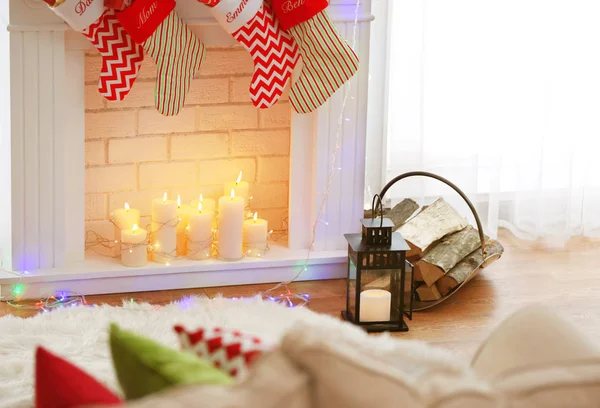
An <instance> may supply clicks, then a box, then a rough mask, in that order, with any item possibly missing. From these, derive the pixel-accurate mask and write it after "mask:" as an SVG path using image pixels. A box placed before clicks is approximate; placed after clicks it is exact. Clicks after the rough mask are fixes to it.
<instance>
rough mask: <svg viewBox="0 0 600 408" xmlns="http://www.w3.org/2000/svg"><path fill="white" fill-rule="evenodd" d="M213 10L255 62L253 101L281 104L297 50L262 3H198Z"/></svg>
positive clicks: (236, 0)
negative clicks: (279, 102)
mask: <svg viewBox="0 0 600 408" xmlns="http://www.w3.org/2000/svg"><path fill="white" fill-rule="evenodd" d="M198 1H199V2H201V3H204V4H206V5H208V6H210V7H212V9H211V10H212V12H213V15H214V16H215V18H216V19H217V21H218V22H219V23H220V24H221V25H222V26H223V28H225V30H227V32H229V33H230V34H231V35H232V36H233V38H235V39H236V40H237V41H238V42H239V43H240V44H242V45H243V46H244V48H246V50H248V52H249V53H250V55H251V56H252V60H253V62H254V76H253V77H252V82H251V83H250V99H251V100H252V103H253V104H254V106H257V107H259V108H268V107H269V106H271V105H273V104H274V103H275V102H277V101H278V100H279V98H280V97H281V95H282V94H283V90H284V89H285V86H286V84H287V81H288V79H289V78H290V77H291V75H292V72H293V71H294V66H295V65H296V61H297V60H298V46H297V45H296V44H295V43H294V40H293V39H292V37H291V36H290V35H289V34H288V33H286V32H285V31H283V30H281V29H280V28H279V23H278V22H277V20H276V19H275V18H274V15H273V12H272V10H271V6H270V5H269V4H268V3H266V2H264V3H263V0H220V1H219V0H198Z"/></svg>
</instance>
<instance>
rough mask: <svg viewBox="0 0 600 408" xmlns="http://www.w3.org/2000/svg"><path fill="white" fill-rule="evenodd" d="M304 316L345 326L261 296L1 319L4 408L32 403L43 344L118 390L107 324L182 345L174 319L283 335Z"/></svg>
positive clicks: (0, 376)
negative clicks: (39, 347) (37, 351)
mask: <svg viewBox="0 0 600 408" xmlns="http://www.w3.org/2000/svg"><path fill="white" fill-rule="evenodd" d="M298 321H307V322H310V323H316V324H322V325H332V324H333V325H339V324H340V323H339V321H337V319H334V318H332V317H329V316H325V315H318V314H316V313H313V312H311V311H309V310H308V309H305V308H297V309H288V308H285V307H283V306H280V305H277V304H275V303H273V302H263V301H262V300H261V299H259V298H255V299H236V300H231V299H223V298H217V299H212V300H210V299H205V298H186V299H183V300H182V301H180V302H177V303H174V304H170V305H168V306H163V307H158V306H152V305H149V304H135V303H128V302H124V304H123V307H113V306H106V305H104V306H92V307H77V308H72V309H69V308H67V309H62V310H56V311H54V312H51V313H44V314H39V315H37V316H35V317H32V318H29V319H20V318H16V317H12V316H5V317H3V318H0V407H30V406H32V401H33V399H32V398H33V382H34V358H33V355H34V351H35V347H36V346H37V345H43V346H44V347H46V348H48V349H49V350H51V351H53V352H55V353H57V354H59V355H61V356H64V357H66V358H67V359H68V360H69V361H71V362H73V363H75V364H77V365H78V366H80V367H82V368H83V369H84V370H86V371H87V372H89V373H90V374H92V375H93V376H94V377H96V378H97V379H99V380H100V381H102V382H103V383H105V384H108V385H109V387H111V388H112V389H114V390H117V382H116V378H115V376H114V373H113V370H112V366H111V364H112V363H111V360H110V352H109V349H108V345H107V328H108V325H109V323H111V322H116V323H117V324H119V325H120V326H121V327H123V328H126V329H129V330H132V331H135V332H137V333H139V334H142V335H145V336H148V337H150V338H152V339H155V340H156V341H159V342H162V343H164V344H166V345H169V346H173V347H177V339H176V337H175V335H174V333H173V330H172V328H173V325H174V324H183V325H184V326H187V327H189V328H190V329H193V328H195V327H197V326H200V325H206V326H216V325H219V326H223V327H230V328H237V329H241V330H244V331H246V332H248V333H252V334H257V335H260V336H262V337H263V338H265V339H271V340H278V339H280V337H281V336H282V334H283V333H284V332H285V331H286V329H288V328H290V327H291V326H292V325H294V324H295V323H297V322H298Z"/></svg>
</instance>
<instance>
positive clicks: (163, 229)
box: [111, 172, 269, 267]
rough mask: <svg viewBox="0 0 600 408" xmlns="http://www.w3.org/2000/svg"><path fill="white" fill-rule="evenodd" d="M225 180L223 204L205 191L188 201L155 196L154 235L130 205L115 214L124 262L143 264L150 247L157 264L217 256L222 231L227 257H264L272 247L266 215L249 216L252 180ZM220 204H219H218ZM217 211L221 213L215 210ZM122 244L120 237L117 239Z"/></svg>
mask: <svg viewBox="0 0 600 408" xmlns="http://www.w3.org/2000/svg"><path fill="white" fill-rule="evenodd" d="M241 177H242V173H241V172H240V174H239V176H238V179H237V181H235V182H231V183H226V184H225V185H224V187H223V196H222V197H221V198H219V200H218V203H217V202H216V201H215V200H213V199H210V198H203V197H202V195H200V197H199V199H198V200H193V201H192V202H191V203H190V204H189V205H187V204H182V203H181V197H180V196H177V201H174V200H169V199H168V196H167V193H166V192H165V193H164V195H163V197H159V198H155V199H153V200H152V216H151V226H150V233H148V231H147V230H145V229H143V228H140V227H139V223H140V211H139V210H138V209H135V208H130V206H129V205H128V203H125V205H124V207H123V208H119V209H117V210H115V211H114V212H113V213H112V214H111V218H112V221H113V223H114V224H115V226H116V228H117V230H118V232H120V238H121V241H120V248H119V249H120V254H121V263H122V264H123V265H125V266H130V267H140V266H144V265H146V264H147V258H148V257H147V249H148V248H150V249H151V253H152V259H153V260H154V262H159V263H163V264H168V263H169V262H170V260H171V259H174V258H176V257H187V258H188V259H196V260H202V259H207V258H210V257H211V256H212V253H213V237H214V235H215V232H217V231H218V240H217V248H216V249H217V254H218V257H219V258H220V259H222V260H226V261H234V260H239V259H241V258H242V257H243V256H244V255H246V256H261V255H262V254H264V252H265V250H266V248H267V239H268V236H269V232H268V228H267V226H268V224H267V221H266V220H264V219H260V218H258V215H257V213H254V217H252V218H250V219H245V214H246V205H247V203H248V191H249V185H248V182H244V181H241ZM217 205H218V206H217ZM217 211H218V217H217V216H216V214H215V213H216V212H217ZM117 242H118V241H117Z"/></svg>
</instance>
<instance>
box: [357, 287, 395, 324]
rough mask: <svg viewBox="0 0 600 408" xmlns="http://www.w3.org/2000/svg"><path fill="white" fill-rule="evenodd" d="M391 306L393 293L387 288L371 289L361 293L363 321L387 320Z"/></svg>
mask: <svg viewBox="0 0 600 408" xmlns="http://www.w3.org/2000/svg"><path fill="white" fill-rule="evenodd" d="M391 307H392V294H391V293H390V292H388V291H387V290H382V289H369V290H365V291H363V292H361V293H360V321H361V322H387V321H389V320H390V310H391Z"/></svg>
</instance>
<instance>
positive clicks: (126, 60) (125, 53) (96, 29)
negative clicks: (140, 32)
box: [51, 0, 144, 101]
mask: <svg viewBox="0 0 600 408" xmlns="http://www.w3.org/2000/svg"><path fill="white" fill-rule="evenodd" d="M51 9H52V10H53V11H54V12H55V13H56V14H57V15H58V16H60V17H61V18H62V19H63V20H65V22H66V23H67V24H69V25H70V26H71V27H72V28H73V29H74V30H76V31H79V32H81V33H82V34H83V35H84V36H86V37H87V38H88V39H89V40H90V42H91V43H92V44H93V45H94V46H95V47H96V48H97V49H98V51H100V55H101V56H102V69H101V70H100V79H99V81H98V91H99V92H100V93H101V94H102V95H103V96H104V97H105V98H106V99H108V100H109V101H120V100H123V98H125V96H126V95H127V94H128V93H129V91H130V90H131V87H132V86H133V82H134V81H135V79H136V78H137V75H138V73H139V72H140V67H141V66H142V61H143V60H144V51H143V48H142V46H141V45H139V44H136V43H135V42H134V41H133V39H132V38H131V36H130V35H129V34H127V33H126V32H125V29H123V26H122V25H121V23H120V22H119V20H117V18H116V16H115V13H114V11H113V10H109V9H107V8H105V7H104V4H103V1H102V0H86V1H79V0H66V1H65V2H63V3H62V4H60V5H59V6H58V7H53V8H51Z"/></svg>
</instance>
